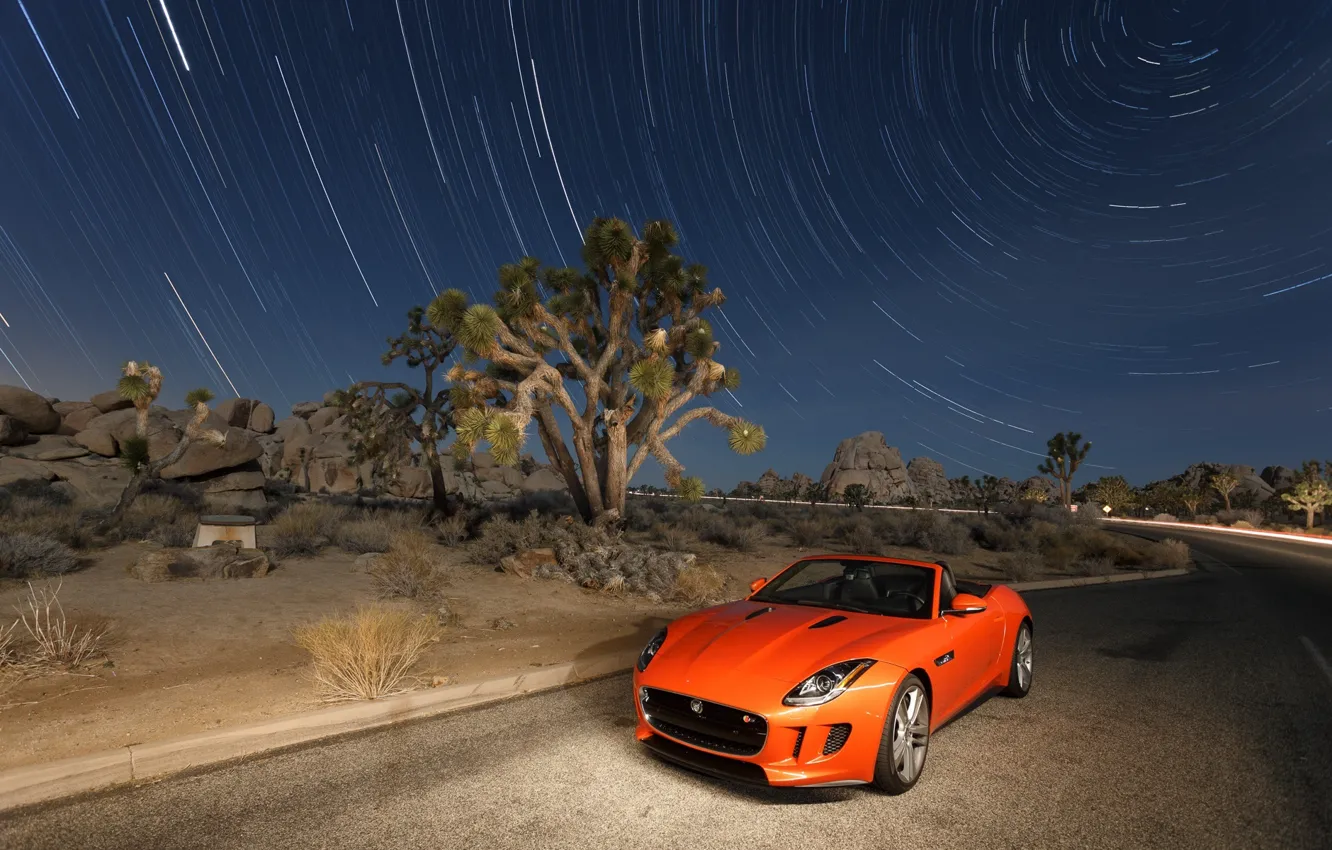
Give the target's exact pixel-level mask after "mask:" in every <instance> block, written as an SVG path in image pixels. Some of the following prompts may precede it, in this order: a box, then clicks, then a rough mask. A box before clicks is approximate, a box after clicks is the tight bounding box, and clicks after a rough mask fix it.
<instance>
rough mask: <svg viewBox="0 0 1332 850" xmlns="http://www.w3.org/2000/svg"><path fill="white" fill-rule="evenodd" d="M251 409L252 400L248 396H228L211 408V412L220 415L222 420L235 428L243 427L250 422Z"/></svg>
mask: <svg viewBox="0 0 1332 850" xmlns="http://www.w3.org/2000/svg"><path fill="white" fill-rule="evenodd" d="M252 410H254V400H253V399H248V398H229V399H227V400H226V401H224V402H220V403H219V404H218V405H217V407H215V408H213V412H214V413H216V414H217V415H218V416H220V417H222V421H223V422H226V423H227V425H230V426H234V427H236V428H244V427H246V426H247V425H249V424H250V412H251V411H252Z"/></svg>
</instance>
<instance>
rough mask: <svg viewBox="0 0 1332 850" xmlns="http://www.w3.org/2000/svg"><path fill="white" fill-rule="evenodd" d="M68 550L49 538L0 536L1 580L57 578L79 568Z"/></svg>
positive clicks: (29, 535) (27, 535)
mask: <svg viewBox="0 0 1332 850" xmlns="http://www.w3.org/2000/svg"><path fill="white" fill-rule="evenodd" d="M78 564H79V562H78V559H77V558H76V557H75V556H74V553H73V552H72V551H70V549H69V547H68V546H66V545H65V544H63V543H61V542H60V541H58V540H52V539H51V538H49V537H39V536H37V535H35V534H27V533H24V532H19V533H17V534H0V578H40V577H42V576H59V575H64V574H65V573H67V572H70V571H72V570H73V569H75V568H76V567H77V566H78Z"/></svg>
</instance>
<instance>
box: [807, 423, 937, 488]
mask: <svg viewBox="0 0 1332 850" xmlns="http://www.w3.org/2000/svg"><path fill="white" fill-rule="evenodd" d="M819 480H820V482H821V483H823V484H826V485H828V490H829V493H830V494H831V495H834V496H837V495H841V493H842V492H843V491H844V490H845V489H846V488H847V487H848V486H850V485H851V484H863V485H865V486H866V487H868V488H869V489H870V490H872V491H873V492H874V496H875V498H876V499H877V500H878V501H881V502H887V503H890V504H891V503H893V502H902V501H905V500H906V499H907V498H908V497H911V496H915V495H916V492H915V487H914V485H912V483H911V479H910V478H908V477H907V469H906V464H904V463H902V455H901V454H899V453H898V451H897V449H895V448H893V447H892V446H889V445H888V443H887V442H885V441H884V438H883V434H882V433H880V432H879V431H866V432H865V433H863V434H861V435H859V436H857V437H848V438H847V439H845V440H843V441H842V442H841V443H839V444H838V445H837V452H836V453H835V454H834V455H833V460H832V463H830V464H828V466H827V468H826V469H824V470H823V475H822V477H821V478H820V479H819Z"/></svg>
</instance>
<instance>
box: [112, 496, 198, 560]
mask: <svg viewBox="0 0 1332 850" xmlns="http://www.w3.org/2000/svg"><path fill="white" fill-rule="evenodd" d="M198 524H199V514H198V512H197V511H194V510H193V509H192V508H190V506H189V505H187V504H185V503H184V502H182V501H181V500H180V499H177V498H175V497H174V496H169V495H166V494H163V493H144V494H143V495H142V496H140V497H139V498H137V499H135V500H134V504H132V505H130V508H129V510H128V511H126V512H125V518H124V520H123V521H122V522H121V524H120V533H121V535H122V536H123V537H124V538H125V539H127V540H151V541H153V542H154V543H161V544H162V545H163V546H167V547H175V548H181V547H185V546H189V545H191V544H193V542H194V531H195V528H196V526H198Z"/></svg>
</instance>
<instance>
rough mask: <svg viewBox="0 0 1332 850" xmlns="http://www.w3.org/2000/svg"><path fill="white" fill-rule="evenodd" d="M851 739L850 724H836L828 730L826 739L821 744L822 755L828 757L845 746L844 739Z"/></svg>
mask: <svg viewBox="0 0 1332 850" xmlns="http://www.w3.org/2000/svg"><path fill="white" fill-rule="evenodd" d="M850 737H851V724H850V723H838V724H837V725H835V726H833V727H832V728H831V729H829V730H828V739H827V740H826V741H824V742H823V754H824V755H825V756H830V755H832V754H833V753H836V752H837V751H838V750H840V749H842V747H844V746H846V739H847V738H850Z"/></svg>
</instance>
